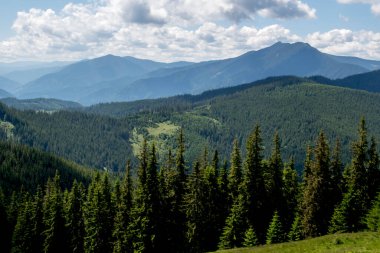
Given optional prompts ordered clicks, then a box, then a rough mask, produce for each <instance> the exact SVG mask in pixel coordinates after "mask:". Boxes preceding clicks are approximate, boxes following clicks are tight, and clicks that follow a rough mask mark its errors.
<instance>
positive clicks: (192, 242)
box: [184, 162, 206, 252]
mask: <svg viewBox="0 0 380 253" xmlns="http://www.w3.org/2000/svg"><path fill="white" fill-rule="evenodd" d="M199 167H200V165H199V162H196V163H195V165H194V169H193V172H192V173H191V175H190V176H189V178H188V181H187V191H186V194H185V198H184V200H185V202H184V203H185V210H186V220H187V222H186V225H187V229H186V236H187V242H188V245H189V251H190V252H202V251H204V245H205V240H206V238H205V237H206V234H205V231H206V227H205V219H204V218H205V213H206V207H205V201H204V200H205V196H204V192H205V191H204V184H203V179H202V175H201V171H200V168H199Z"/></svg>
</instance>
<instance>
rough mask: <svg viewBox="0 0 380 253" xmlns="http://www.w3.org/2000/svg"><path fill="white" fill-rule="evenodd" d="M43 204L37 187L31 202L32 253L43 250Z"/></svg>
mask: <svg viewBox="0 0 380 253" xmlns="http://www.w3.org/2000/svg"><path fill="white" fill-rule="evenodd" d="M43 204H44V196H43V191H42V188H41V187H40V186H38V187H37V191H36V194H35V196H34V201H33V202H32V223H33V229H32V234H33V243H32V252H42V251H43V250H42V248H43V237H42V233H43V229H44V227H43Z"/></svg>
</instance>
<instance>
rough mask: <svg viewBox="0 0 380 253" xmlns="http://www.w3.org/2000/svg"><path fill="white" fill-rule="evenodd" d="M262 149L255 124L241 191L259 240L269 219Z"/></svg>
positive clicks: (248, 148)
mask: <svg viewBox="0 0 380 253" xmlns="http://www.w3.org/2000/svg"><path fill="white" fill-rule="evenodd" d="M262 150H263V145H262V139H261V131H260V127H259V126H256V127H255V129H254V131H253V132H252V134H251V135H250V136H249V139H248V142H247V157H246V160H245V167H244V179H243V183H242V193H243V195H244V196H245V199H246V204H245V206H246V208H247V218H248V222H249V225H250V226H252V227H254V228H255V229H256V233H257V237H258V239H259V242H263V241H264V237H265V230H266V227H267V225H268V223H269V219H270V217H269V216H268V208H267V202H266V201H267V196H266V192H265V182H264V176H263V170H262V160H263V157H262Z"/></svg>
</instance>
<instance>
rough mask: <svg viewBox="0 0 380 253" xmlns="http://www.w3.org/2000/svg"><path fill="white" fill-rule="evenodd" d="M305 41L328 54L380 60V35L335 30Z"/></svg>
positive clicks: (317, 34) (311, 35)
mask: <svg viewBox="0 0 380 253" xmlns="http://www.w3.org/2000/svg"><path fill="white" fill-rule="evenodd" d="M305 40H306V41H307V42H308V43H310V45H312V46H314V47H317V48H318V49H320V50H321V51H323V52H326V53H331V54H336V55H352V56H358V57H363V58H369V59H380V33H375V32H372V31H365V30H362V31H356V32H355V31H351V30H347V29H334V30H331V31H328V32H325V33H320V32H315V33H312V34H309V35H308V36H307V37H306V39H305Z"/></svg>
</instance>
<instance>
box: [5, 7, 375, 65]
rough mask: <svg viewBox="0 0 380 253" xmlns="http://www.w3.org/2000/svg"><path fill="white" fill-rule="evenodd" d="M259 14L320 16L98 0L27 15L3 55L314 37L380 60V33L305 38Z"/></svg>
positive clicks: (159, 52) (162, 49)
mask: <svg viewBox="0 0 380 253" xmlns="http://www.w3.org/2000/svg"><path fill="white" fill-rule="evenodd" d="M256 15H261V16H269V17H278V18H302V17H303V18H313V17H315V10H314V9H312V8H310V7H309V6H308V5H306V4H304V3H303V2H301V1H298V0H261V1H252V0H219V1H210V0H197V1H195V0H145V1H142V0H94V1H92V2H89V3H86V4H73V3H71V4H68V5H66V6H65V7H64V8H63V9H62V10H60V11H53V10H49V9H48V10H39V9H31V10H29V11H28V12H19V13H18V15H17V19H16V20H15V22H14V24H13V29H14V31H15V33H16V35H15V36H14V37H12V38H9V39H7V40H4V41H0V55H1V57H2V60H3V61H4V60H9V61H10V60H36V59H40V60H78V59H83V58H92V57H97V56H101V55H105V54H109V53H112V54H116V55H131V56H135V57H140V58H149V59H154V60H160V61H176V60H191V61H201V60H208V59H220V58H227V57H232V56H236V55H239V54H242V53H244V52H246V51H248V50H257V49H261V48H263V47H266V46H270V45H271V44H273V43H275V42H277V41H284V42H295V41H307V42H310V43H311V44H312V45H314V46H316V47H317V48H320V49H322V50H324V51H326V52H330V53H337V54H354V55H357V56H361V57H369V58H377V59H380V49H379V46H378V45H380V41H379V39H378V37H379V34H376V33H373V32H370V31H360V32H354V31H350V30H332V31H329V32H326V33H313V34H310V35H308V36H306V37H301V36H298V35H297V34H294V33H292V32H291V31H290V30H288V29H286V28H285V27H283V26H281V25H278V24H274V25H269V26H266V27H262V28H257V27H254V26H250V25H247V24H248V23H245V25H242V24H241V23H238V21H239V20H243V19H253V18H254V17H255V16H256Z"/></svg>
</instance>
